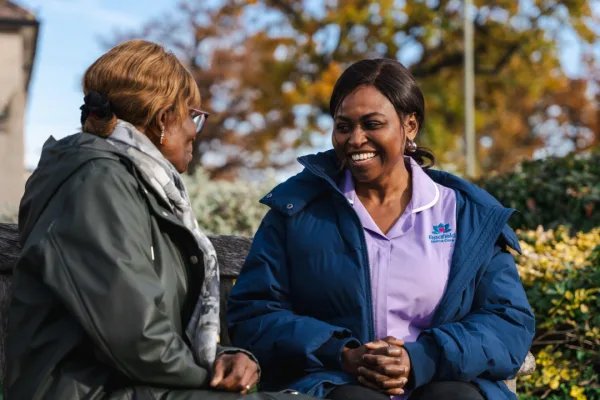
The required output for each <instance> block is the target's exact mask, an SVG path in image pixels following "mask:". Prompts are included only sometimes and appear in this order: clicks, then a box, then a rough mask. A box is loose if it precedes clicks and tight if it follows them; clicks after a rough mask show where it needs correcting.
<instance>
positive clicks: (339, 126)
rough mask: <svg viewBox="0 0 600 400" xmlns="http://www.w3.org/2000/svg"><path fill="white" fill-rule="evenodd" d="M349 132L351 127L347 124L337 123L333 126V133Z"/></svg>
mask: <svg viewBox="0 0 600 400" xmlns="http://www.w3.org/2000/svg"><path fill="white" fill-rule="evenodd" d="M350 130H351V126H350V124H349V123H347V122H338V123H337V124H336V125H335V131H336V132H339V133H348V132H350Z"/></svg>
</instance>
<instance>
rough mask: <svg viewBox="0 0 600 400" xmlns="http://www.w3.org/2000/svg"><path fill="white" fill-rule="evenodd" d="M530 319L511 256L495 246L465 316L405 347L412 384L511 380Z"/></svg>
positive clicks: (524, 347) (530, 327) (530, 335)
mask: <svg viewBox="0 0 600 400" xmlns="http://www.w3.org/2000/svg"><path fill="white" fill-rule="evenodd" d="M534 331H535V319H534V315H533V312H532V311H531V307H530V306H529V303H528V301H527V297H526V294H525V290H524V289H523V285H522V284H521V281H520V279H519V275H518V272H517V268H516V266H515V262H514V258H513V256H512V255H511V254H510V253H508V252H506V251H504V250H502V249H500V247H496V249H495V253H494V255H493V257H492V258H491V261H490V263H489V265H488V267H487V269H486V270H485V272H484V274H483V276H482V278H481V280H480V282H479V284H478V285H477V287H476V288H475V295H474V300H473V305H472V308H471V311H470V313H469V314H467V315H466V316H465V317H464V318H462V319H461V320H460V321H457V322H451V323H447V324H443V325H441V326H439V327H436V328H433V329H428V330H425V331H423V333H422V334H421V335H420V336H419V338H418V339H417V341H416V342H413V343H407V344H406V346H405V347H406V349H407V351H408V353H409V356H410V359H411V365H412V383H413V385H414V387H419V386H422V385H424V384H426V383H428V382H430V381H432V380H434V381H439V380H459V381H471V380H473V379H475V378H477V377H480V378H485V379H490V380H502V379H507V378H509V377H511V376H514V375H515V374H516V372H517V371H518V370H519V367H520V366H521V363H522V362H523V360H524V359H525V356H526V355H527V352H528V350H529V347H530V346H531V341H532V340H533V335H534Z"/></svg>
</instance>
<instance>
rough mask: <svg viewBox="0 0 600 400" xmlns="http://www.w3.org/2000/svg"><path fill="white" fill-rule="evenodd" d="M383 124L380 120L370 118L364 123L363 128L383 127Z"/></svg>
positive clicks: (370, 129)
mask: <svg viewBox="0 0 600 400" xmlns="http://www.w3.org/2000/svg"><path fill="white" fill-rule="evenodd" d="M382 125H383V124H382V123H381V122H379V121H375V120H368V121H365V122H364V123H363V128H364V129H366V130H369V131H372V130H375V129H379V128H381V126H382Z"/></svg>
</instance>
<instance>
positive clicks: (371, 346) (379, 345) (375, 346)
mask: <svg viewBox="0 0 600 400" xmlns="http://www.w3.org/2000/svg"><path fill="white" fill-rule="evenodd" d="M385 347H388V344H387V343H386V342H384V341H383V340H376V341H374V342H369V343H365V348H366V349H367V350H376V349H381V348H385Z"/></svg>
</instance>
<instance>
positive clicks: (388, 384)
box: [381, 378, 408, 389]
mask: <svg viewBox="0 0 600 400" xmlns="http://www.w3.org/2000/svg"><path fill="white" fill-rule="evenodd" d="M406 382H408V379H406V378H400V379H388V380H387V381H385V382H383V383H382V384H381V387H382V388H384V389H396V388H403V387H404V386H406Z"/></svg>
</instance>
